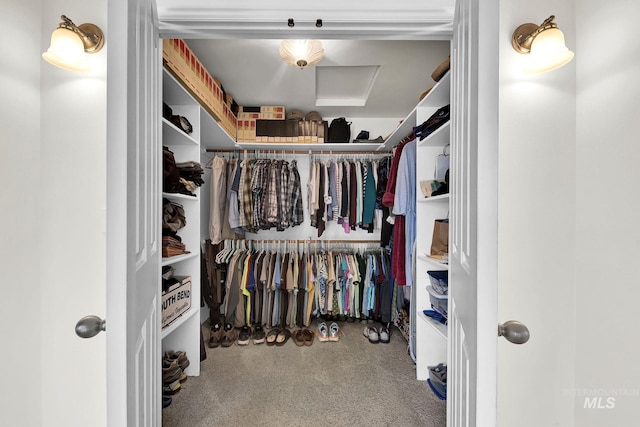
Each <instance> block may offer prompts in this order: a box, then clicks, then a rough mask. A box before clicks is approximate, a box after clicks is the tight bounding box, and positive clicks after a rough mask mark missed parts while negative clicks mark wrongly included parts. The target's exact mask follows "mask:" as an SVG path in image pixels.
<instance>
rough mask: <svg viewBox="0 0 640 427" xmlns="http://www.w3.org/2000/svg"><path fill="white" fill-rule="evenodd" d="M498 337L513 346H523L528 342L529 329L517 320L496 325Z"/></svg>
mask: <svg viewBox="0 0 640 427" xmlns="http://www.w3.org/2000/svg"><path fill="white" fill-rule="evenodd" d="M498 336H499V337H505V338H506V339H507V341H509V342H512V343H514V344H524V343H526V342H527V341H529V328H527V327H526V326H525V325H524V324H522V323H520V322H518V321H517V320H509V321H507V322H504V323H503V324H502V325H498Z"/></svg>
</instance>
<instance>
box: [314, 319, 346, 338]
mask: <svg viewBox="0 0 640 427" xmlns="http://www.w3.org/2000/svg"><path fill="white" fill-rule="evenodd" d="M316 335H317V336H318V340H319V341H320V342H327V341H334V342H335V341H340V337H341V336H342V331H341V330H340V327H339V326H338V324H337V323H336V322H332V323H331V325H330V326H329V327H327V324H326V323H325V322H322V323H320V324H319V325H318V331H317V333H316Z"/></svg>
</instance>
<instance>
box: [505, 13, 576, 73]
mask: <svg viewBox="0 0 640 427" xmlns="http://www.w3.org/2000/svg"><path fill="white" fill-rule="evenodd" d="M554 19H555V16H554V15H551V16H550V17H549V18H547V19H546V20H545V21H544V22H543V23H542V24H541V25H539V26H538V25H536V24H522V25H520V26H519V27H518V28H516V30H515V31H514V32H513V36H512V37H511V44H512V45H513V48H514V49H515V50H516V52H518V53H522V54H529V56H530V59H529V65H528V66H527V67H526V68H525V69H526V71H529V72H531V73H544V72H546V71H551V70H555V69H556V68H560V67H562V66H563V65H565V64H568V63H569V62H570V61H571V60H572V59H573V52H571V51H570V50H569V49H567V46H566V45H565V43H564V34H562V31H560V30H559V29H558V25H557V24H556V23H555V22H553V20H554Z"/></svg>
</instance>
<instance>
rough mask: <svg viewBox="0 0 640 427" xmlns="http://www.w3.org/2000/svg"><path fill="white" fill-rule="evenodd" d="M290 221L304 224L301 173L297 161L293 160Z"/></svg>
mask: <svg viewBox="0 0 640 427" xmlns="http://www.w3.org/2000/svg"><path fill="white" fill-rule="evenodd" d="M288 194H289V222H290V224H291V226H292V227H293V226H296V225H300V224H302V222H303V221H304V213H303V211H302V185H301V183H300V173H299V172H298V168H297V165H296V161H295V160H293V161H292V162H291V168H289V190H288Z"/></svg>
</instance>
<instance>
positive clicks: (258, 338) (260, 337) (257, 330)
mask: <svg viewBox="0 0 640 427" xmlns="http://www.w3.org/2000/svg"><path fill="white" fill-rule="evenodd" d="M252 337H253V343H254V344H262V343H264V341H265V338H266V335H265V333H264V329H263V328H262V325H255V326H254V327H253V334H252Z"/></svg>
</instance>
